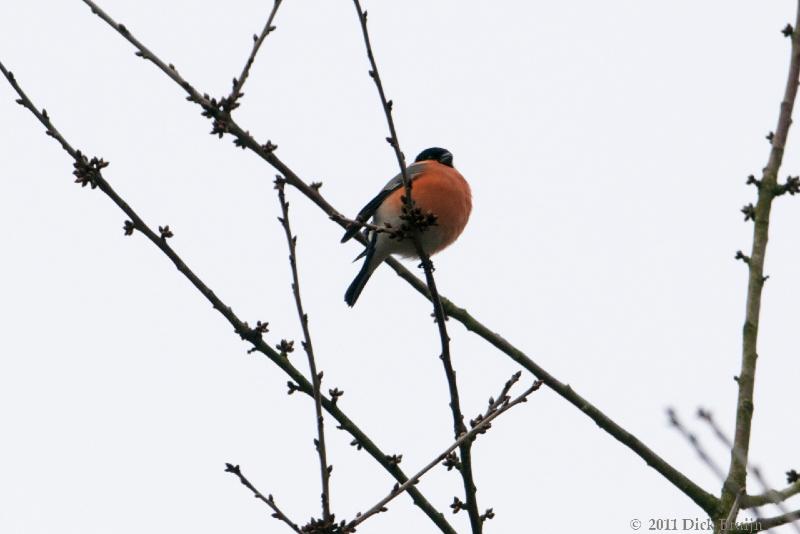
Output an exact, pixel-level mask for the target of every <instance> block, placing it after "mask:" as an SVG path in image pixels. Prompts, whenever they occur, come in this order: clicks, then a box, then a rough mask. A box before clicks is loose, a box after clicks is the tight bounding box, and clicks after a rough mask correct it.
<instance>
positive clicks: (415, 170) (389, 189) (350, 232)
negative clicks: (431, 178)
mask: <svg viewBox="0 0 800 534" xmlns="http://www.w3.org/2000/svg"><path fill="white" fill-rule="evenodd" d="M424 170H425V162H424V161H420V162H417V163H414V164H412V165H409V166H408V167H407V168H406V173H407V175H408V179H409V180H413V179H414V178H416V177H417V176H419V175H420V174H422V172H423V171H424ZM401 187H403V175H402V174H398V175H397V176H395V177H394V178H392V179H391V180H389V181H388V182H387V183H386V185H385V186H383V189H381V191H380V193H378V194H377V195H375V198H373V199H372V200H370V201H369V202H368V203H367V205H366V206H364V207H363V208H361V211H359V212H358V215H356V219H355V220H356V221H358V222H365V221H367V220H368V219H369V218H370V217H372V216H373V215H375V212H376V211H377V210H378V207H379V206H380V205H381V204H382V203H383V201H384V200H385V199H386V197H388V196H389V195H391V194H392V193H393V192H394V191H396V190H398V189H400V188H401ZM359 229H361V226H360V225H358V224H351V225H350V226H348V227H347V230H346V231H345V233H344V237H342V243H344V242H345V241H347V240H348V239H350V238H351V237H353V236H354V235H356V234H357V233H358V231H359Z"/></svg>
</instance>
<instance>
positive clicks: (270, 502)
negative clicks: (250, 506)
mask: <svg viewBox="0 0 800 534" xmlns="http://www.w3.org/2000/svg"><path fill="white" fill-rule="evenodd" d="M225 472H226V473H233V474H234V475H236V476H237V477H239V482H241V483H242V484H243V485H244V486H245V487H247V489H249V490H250V491H252V492H253V495H254V496H255V498H256V499H258V500H260V501H262V502H264V503H265V504H266V505H267V506H269V507H270V508H272V511H273V514H272V517H274V518H275V519H278V520H279V521H283V522H284V523H286V524H287V525H289V528H291V529H292V530H294V531H295V532H297V534H303V532H302V531H301V530H300V527H298V526H297V524H296V523H294V522H293V521H291V520H290V519H289V518H288V517H286V514H284V513H283V512H282V511H281V510H280V508H278V505H277V504H275V499H274V498H273V497H272V495H268V496H267V497H264V495H263V494H262V493H261V492H260V491H258V490H257V489H256V487H255V486H253V484H251V483H250V481H249V480H247V478H245V476H244V475H243V474H242V470H241V469H240V468H239V466H238V465H233V464H225Z"/></svg>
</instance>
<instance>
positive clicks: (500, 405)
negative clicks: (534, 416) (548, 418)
mask: <svg viewBox="0 0 800 534" xmlns="http://www.w3.org/2000/svg"><path fill="white" fill-rule="evenodd" d="M516 376H517V378H519V375H516ZM541 386H542V382H541V380H537V381H536V382H534V383H533V385H532V386H530V387H529V388H528V389H526V390H525V391H523V392H522V393H521V394H520V395H519V396H518V397H517V398H515V399H514V400H511V399H510V397H508V396H507V395H506V393H507V391H506V392H504V393H502V394H501V395H500V397H498V400H497V401H496V402H495V403H493V404H492V405H491V406H490V407H489V410H487V413H486V415H485V417H483V418H482V419H481V421H480V422H479V423H477V424H476V425H475V426H473V427H472V429H471V430H470V431H469V432H466V433H464V434H461V436H459V438H458V439H457V440H456V441H455V442H454V443H453V444H452V445H450V446H449V447H447V449H445V450H444V451H443V452H442V453H441V454H439V456H437V457H436V458H434V459H433V461H431V462H430V463H428V465H426V466H425V467H423V468H422V469H420V470H419V471H418V472H417V473H416V474H415V475H413V476H412V477H411V478H409V479H408V481H407V482H406V483H405V484H402V485H399V486H398V485H395V487H394V488H392V491H391V492H390V493H389V495H387V496H386V497H384V498H383V499H381V500H380V501H378V503H377V504H376V505H375V506H373V507H372V508H370V509H369V510H367V511H366V512H364V513H363V514H361V515H359V516H358V517H356V519H354V520H352V521H351V522H349V523H348V524H347V526H346V527H345V529H344V532H355V527H357V526H358V525H360V524H361V523H363V522H364V521H366V520H367V519H368V518H370V517H371V516H373V515H375V514H377V513H379V512H383V511H385V510H386V505H387V504H388V503H389V501H391V500H392V499H394V498H395V497H397V496H398V495H400V494H402V493H403V492H404V491H406V490H407V489H408V488H410V487H411V486H413V485H414V484H417V483H418V482H419V480H420V479H421V478H422V477H423V476H424V475H425V474H426V473H427V472H428V471H430V470H431V469H433V468H434V467H436V465H437V464H438V463H439V462H441V461H443V460H444V459H445V458H447V456H448V455H449V454H450V453H451V452H453V451H454V450H455V449H456V448H458V447H460V446H461V444H462V443H465V442H467V441H473V440H474V438H476V437H477V436H478V434H482V433H484V432H486V430H488V429H489V427H490V426H491V422H492V420H494V419H495V418H497V417H499V416H500V415H501V414H503V413H505V412H506V411H508V410H510V409H511V408H513V407H514V406H516V405H517V404H520V403H523V402H527V400H528V397H529V396H530V395H531V394H532V393H533V392H534V391H536V390H537V389H539V388H540V387H541Z"/></svg>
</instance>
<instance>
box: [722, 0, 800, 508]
mask: <svg viewBox="0 0 800 534" xmlns="http://www.w3.org/2000/svg"><path fill="white" fill-rule="evenodd" d="M798 26H800V2H798V5H797V15H796V21H795V26H794V27H795V28H797V27H798ZM790 35H791V38H792V50H791V59H790V62H789V73H788V75H787V79H786V87H785V90H784V95H783V101H782V102H781V106H780V113H779V115H778V125H777V127H776V129H775V133H774V135H772V136H771V139H770V143H771V145H772V149H771V150H770V154H769V160H768V161H767V165H766V167H764V172H763V175H762V177H761V180H760V185H759V187H758V201H757V202H756V206H755V208H754V209H753V210H752V212H751V218H752V219H753V223H754V228H753V245H752V249H751V252H750V255H749V257H750V260H749V261H748V262H747V266H748V270H749V278H748V284H747V304H746V308H745V321H744V329H743V334H742V362H741V371H740V372H739V378H738V383H739V394H738V399H737V406H736V429H735V432H734V438H733V447H732V450H731V461H730V467H729V469H728V476H727V478H726V480H725V484H724V485H723V488H722V495H721V498H720V501H721V502H720V508H719V511H718V514H721V515H719V516H718V517H717V518H719V517H724V516H726V515H727V511H728V510H729V509H730V508H731V507H732V505H733V501H734V499H735V497H736V495H737V494H738V493H739V491H740V490H742V489H745V488H746V481H745V479H746V476H747V458H748V454H749V450H750V425H751V421H752V418H753V391H754V389H755V377H756V360H757V358H758V354H757V352H756V351H757V342H758V324H759V319H760V316H761V293H762V289H763V287H764V280H765V277H764V260H765V257H766V252H767V241H768V239H769V220H770V212H771V209H772V201H773V199H774V198H775V195H776V189H777V187H778V172H779V171H780V167H781V163H782V161H783V152H784V149H785V147H786V139H787V137H788V135H789V127H790V125H791V123H792V111H793V109H794V104H795V99H796V97H797V85H798V80H800V32H797V31H793V32H792V33H791V34H790Z"/></svg>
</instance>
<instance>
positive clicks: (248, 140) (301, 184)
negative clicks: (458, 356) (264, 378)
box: [83, 0, 718, 514]
mask: <svg viewBox="0 0 800 534" xmlns="http://www.w3.org/2000/svg"><path fill="white" fill-rule="evenodd" d="M83 1H84V3H86V4H87V5H89V6H91V7H92V11H93V12H94V13H95V14H97V15H98V16H99V17H100V18H101V19H102V20H104V21H105V22H106V23H107V24H109V25H110V26H111V27H112V28H113V29H114V30H116V31H117V32H118V33H120V34H121V35H122V36H123V37H124V38H125V39H126V40H128V41H129V42H130V43H131V44H133V45H134V47H136V48H137V49H138V50H139V51H140V52H142V57H145V58H147V59H151V61H152V62H153V63H154V64H155V65H156V66H157V67H158V68H159V69H161V70H162V71H163V72H164V73H165V74H166V75H167V76H169V77H170V78H171V79H172V80H173V81H175V83H177V84H178V85H179V86H180V87H181V88H183V89H184V90H185V91H186V92H187V93H189V97H188V98H187V100H190V101H191V102H195V103H197V104H198V105H200V106H201V107H203V109H204V112H206V111H208V110H211V111H213V110H214V108H213V107H212V106H211V104H210V99H208V98H204V97H203V96H202V95H200V94H199V93H198V92H197V91H196V90H195V89H194V88H193V87H192V86H191V85H190V84H189V83H188V82H187V81H186V80H184V79H183V78H182V77H181V76H180V75H178V74H177V71H176V70H175V69H174V68H169V67H167V65H166V64H165V63H164V62H163V61H161V60H160V59H158V57H156V56H154V55H153V54H152V52H150V51H149V50H148V49H146V48H145V47H144V46H143V45H142V44H141V43H140V42H139V41H138V40H137V39H135V38H134V37H133V36H132V35H131V34H130V33H129V32H128V30H127V29H124V31H123V30H122V29H120V28H119V27H118V24H117V23H116V22H115V21H114V20H113V19H111V18H110V17H109V16H108V15H106V14H105V13H104V12H102V11H101V10H100V9H99V8H97V6H96V5H95V4H94V2H92V1H91V0H83ZM221 115H222V114H221V113H218V114H217V115H212V117H219V116H221ZM227 126H228V130H227V132H228V133H229V134H231V135H232V136H234V138H235V144H236V145H237V146H239V147H245V148H248V149H250V150H251V151H253V152H254V153H255V154H257V155H258V156H259V157H260V158H262V159H263V160H264V161H266V162H267V163H269V164H270V165H272V167H273V168H274V169H275V170H276V171H278V172H279V173H280V174H282V175H283V176H284V177H286V181H287V183H288V184H290V185H292V186H293V187H295V188H296V189H298V190H299V191H300V192H302V193H303V195H305V196H306V197H307V198H308V199H309V200H311V202H313V203H314V204H316V205H317V207H319V208H320V209H321V210H322V211H323V212H325V213H326V214H327V216H328V217H329V218H331V219H333V220H335V221H337V222H338V219H337V218H339V217H343V216H342V215H341V213H339V211H338V210H336V208H334V207H333V206H332V205H331V204H330V203H329V202H328V201H327V200H326V199H325V197H323V196H322V195H321V194H320V192H319V188H318V187H315V186H313V185H309V184H307V183H306V182H305V181H303V180H302V179H301V178H300V177H299V176H298V175H297V174H296V173H295V172H294V171H293V170H292V169H291V168H290V167H289V166H288V165H286V164H285V163H284V162H283V161H282V160H281V159H280V158H278V157H277V156H276V155H275V153H274V149H275V148H276V147H275V145H273V144H272V143H270V142H267V143H266V144H264V145H262V144H259V143H258V142H257V141H256V140H255V138H253V136H252V135H251V134H250V133H249V132H248V131H246V130H245V129H243V128H242V127H241V126H239V124H238V123H236V121H234V120H232V119H231V120H230V122H229V124H228V125H227ZM338 223H339V225H340V226H342V227H343V228H344V227H345V226H346V223H342V222H338ZM354 238H355V239H357V240H358V241H359V242H360V243H361V244H362V245H365V244H366V239H365V238H364V236H363V235H362V234H356V235H355V236H354ZM386 263H387V264H388V265H389V267H391V268H392V269H393V270H394V271H395V273H396V274H397V275H398V276H399V277H400V278H402V279H403V280H405V281H406V282H408V284H409V285H411V286H412V287H413V288H414V289H415V290H417V291H418V292H419V293H420V294H422V295H423V296H424V297H425V298H427V299H429V300H430V298H431V297H430V292H429V291H428V287H427V286H426V285H425V283H424V282H422V280H420V279H419V278H417V277H416V276H414V275H413V274H412V273H411V272H410V271H409V270H408V269H406V268H405V267H404V266H403V265H402V264H401V263H400V262H399V261H398V260H396V259H394V258H388V259H386ZM441 301H442V305H443V307H444V311H445V313H446V314H447V316H448V317H451V318H453V319H456V320H457V321H459V322H460V323H462V324H463V325H464V326H465V327H466V328H467V330H469V331H471V332H473V333H474V334H476V335H477V336H479V337H481V338H483V339H484V340H486V341H487V342H489V343H490V344H491V345H492V346H494V347H495V348H497V349H498V350H499V351H501V352H502V353H504V354H506V355H507V356H508V357H510V358H511V359H512V360H514V361H515V362H517V363H518V364H519V365H521V366H522V367H524V368H525V369H527V370H528V371H529V372H531V373H532V374H533V375H534V376H535V377H536V378H538V379H540V380H542V382H544V383H545V385H546V386H547V387H549V388H550V389H552V390H553V391H555V392H556V394H558V395H559V396H561V397H562V398H564V399H565V400H566V401H567V402H569V403H570V404H572V405H573V406H575V407H576V408H578V409H579V410H580V411H582V412H583V413H584V414H585V415H586V416H587V417H589V418H590V419H591V420H592V421H594V422H595V423H596V424H597V425H598V426H599V427H600V428H602V429H603V430H605V431H606V432H607V433H608V434H610V435H611V436H612V437H613V438H614V439H616V440H617V441H619V442H620V443H622V444H623V445H625V446H626V447H628V448H629V449H630V450H631V451H633V452H634V453H635V454H636V455H637V456H639V457H640V458H642V459H643V460H644V461H645V462H646V463H647V464H648V465H649V466H650V467H652V468H653V469H655V470H656V471H657V472H658V473H660V474H661V475H662V476H663V477H664V478H666V479H667V480H668V481H669V482H670V483H671V484H673V485H674V486H675V487H676V488H678V490H680V491H681V492H682V493H684V494H685V495H686V496H687V497H689V498H690V499H691V500H692V501H694V502H695V503H696V504H697V505H698V506H700V508H702V509H703V510H704V511H706V512H707V513H709V514H711V513H713V512H714V511H715V510H716V509H717V505H718V499H717V498H716V497H715V496H714V495H712V494H710V493H708V492H707V491H705V490H704V489H703V488H701V487H700V486H698V485H697V484H696V483H695V482H694V481H692V480H691V479H689V478H688V477H686V476H685V475H684V474H683V473H681V472H680V471H678V470H677V469H675V468H674V467H673V466H672V465H670V464H669V463H668V462H666V461H665V460H664V459H663V458H661V457H660V456H659V455H658V454H656V453H655V452H654V451H653V450H652V449H650V448H649V447H647V445H645V444H644V443H642V442H641V441H640V440H639V439H638V438H637V437H636V436H634V435H633V434H631V433H630V432H628V431H627V430H625V429H624V428H623V427H621V426H620V425H618V424H617V423H616V422H615V421H613V420H612V419H611V418H609V417H608V416H607V415H606V414H605V413H603V412H602V411H601V410H600V409H599V408H597V407H596V406H594V405H593V404H591V403H590V402H589V401H588V400H586V399H585V398H583V397H582V396H580V395H579V394H578V393H577V392H575V391H574V390H573V389H572V388H571V387H570V386H569V385H567V384H564V383H563V382H561V381H559V380H558V379H557V378H556V377H554V376H553V375H551V374H550V373H548V372H547V371H546V370H545V369H544V368H543V367H541V366H539V365H538V364H537V363H536V362H534V361H533V360H531V359H530V357H528V356H527V355H526V354H525V353H524V352H523V351H521V350H520V349H518V348H517V347H515V346H514V345H512V344H511V343H510V342H508V341H507V340H506V339H505V338H503V337H502V336H501V335H499V334H497V333H495V332H494V331H493V330H492V329H490V328H489V327H487V326H485V325H484V324H483V323H481V322H480V321H478V320H477V319H475V318H474V317H473V316H472V315H470V313H469V312H468V311H467V310H466V309H464V308H460V307H458V306H457V305H455V304H454V303H453V302H451V301H449V300H448V299H446V298H445V297H441ZM323 406H325V403H324V401H323ZM325 407H326V410H327V411H329V413H332V412H330V410H328V408H327V406H325ZM337 419H338V417H337ZM384 467H386V465H384ZM387 469H388V468H387ZM393 474H394V473H393Z"/></svg>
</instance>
